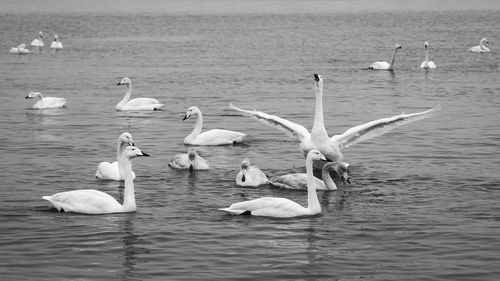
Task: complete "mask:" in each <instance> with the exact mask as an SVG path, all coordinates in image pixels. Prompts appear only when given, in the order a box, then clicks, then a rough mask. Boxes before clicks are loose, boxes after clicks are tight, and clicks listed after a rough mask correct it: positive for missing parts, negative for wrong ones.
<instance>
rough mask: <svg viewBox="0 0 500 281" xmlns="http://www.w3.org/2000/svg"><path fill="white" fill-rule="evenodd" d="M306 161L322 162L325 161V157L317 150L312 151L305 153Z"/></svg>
mask: <svg viewBox="0 0 500 281" xmlns="http://www.w3.org/2000/svg"><path fill="white" fill-rule="evenodd" d="M307 160H318V161H319V160H323V161H326V157H325V155H323V153H321V152H319V150H316V149H313V150H311V151H309V153H307Z"/></svg>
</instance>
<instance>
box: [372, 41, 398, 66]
mask: <svg viewBox="0 0 500 281" xmlns="http://www.w3.org/2000/svg"><path fill="white" fill-rule="evenodd" d="M401 48H402V47H401V45H399V44H398V43H396V45H394V53H393V54H392V59H391V62H390V63H388V62H386V61H376V62H374V63H372V64H371V65H370V66H369V67H368V68H369V69H376V70H393V67H394V59H395V58H396V53H397V52H398V50H399V49H401Z"/></svg>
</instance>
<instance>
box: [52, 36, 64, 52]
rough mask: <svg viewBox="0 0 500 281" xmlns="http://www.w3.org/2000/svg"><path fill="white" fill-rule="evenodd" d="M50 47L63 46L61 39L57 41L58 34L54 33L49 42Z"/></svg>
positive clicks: (57, 48) (60, 47)
mask: <svg viewBox="0 0 500 281" xmlns="http://www.w3.org/2000/svg"><path fill="white" fill-rule="evenodd" d="M50 48H51V49H54V50H59V49H62V48H63V44H62V43H61V41H59V36H58V35H57V34H56V35H54V41H52V43H51V44H50Z"/></svg>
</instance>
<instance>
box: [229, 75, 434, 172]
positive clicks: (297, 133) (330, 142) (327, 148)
mask: <svg viewBox="0 0 500 281" xmlns="http://www.w3.org/2000/svg"><path fill="white" fill-rule="evenodd" d="M314 80H315V91H316V109H315V113H314V125H313V128H312V131H311V133H309V131H308V130H307V129H306V128H305V127H303V126H302V125H299V124H297V123H294V122H291V121H288V120H286V119H283V118H280V117H278V116H275V115H269V114H266V113H264V112H260V111H256V110H253V111H250V110H244V109H240V108H238V107H236V106H234V105H232V104H229V106H230V107H231V108H232V109H234V110H237V111H239V112H241V113H243V114H245V115H248V116H251V117H254V118H256V119H257V120H259V121H261V122H263V123H265V124H267V125H272V126H274V127H277V128H278V129H280V130H281V131H283V132H285V133H287V134H288V135H289V136H291V137H293V138H296V139H298V140H299V141H300V150H301V151H302V153H303V154H304V156H306V155H307V153H308V152H309V151H311V150H312V149H317V150H319V151H320V152H321V153H323V155H325V157H326V158H327V159H328V161H331V162H340V161H342V159H343V156H342V153H341V150H342V149H344V148H346V147H349V146H351V145H353V144H355V143H358V142H361V141H365V140H369V139H372V138H374V137H377V136H380V135H383V134H385V133H387V132H389V131H390V130H392V129H394V128H396V127H399V126H401V125H404V124H408V123H410V122H412V121H416V120H420V119H423V118H426V117H429V116H431V115H432V113H434V112H436V111H437V110H439V109H440V108H441V106H440V105H438V106H436V107H434V108H432V109H429V110H427V111H423V112H418V113H412V114H404V113H403V114H400V115H396V116H393V117H388V118H382V119H378V120H375V121H371V122H368V123H366V124H363V125H359V126H356V127H352V128H351V129H349V130H347V131H345V132H344V133H343V134H341V135H335V136H333V137H331V138H330V137H329V136H328V133H327V132H326V129H325V125H324V120H323V101H322V99H323V98H322V97H323V78H322V77H321V75H318V74H314Z"/></svg>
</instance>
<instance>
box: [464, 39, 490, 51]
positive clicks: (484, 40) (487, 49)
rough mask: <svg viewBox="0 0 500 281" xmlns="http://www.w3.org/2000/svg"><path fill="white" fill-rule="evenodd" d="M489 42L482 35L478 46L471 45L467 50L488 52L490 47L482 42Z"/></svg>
mask: <svg viewBox="0 0 500 281" xmlns="http://www.w3.org/2000/svg"><path fill="white" fill-rule="evenodd" d="M489 43H490V42H488V39H487V38H486V37H484V38H483V39H481V41H479V45H478V46H474V47H471V48H469V50H468V51H469V52H474V53H488V52H490V48H488V47H486V46H485V45H484V44H489Z"/></svg>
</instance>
